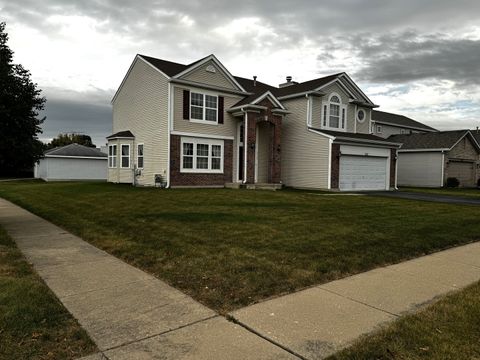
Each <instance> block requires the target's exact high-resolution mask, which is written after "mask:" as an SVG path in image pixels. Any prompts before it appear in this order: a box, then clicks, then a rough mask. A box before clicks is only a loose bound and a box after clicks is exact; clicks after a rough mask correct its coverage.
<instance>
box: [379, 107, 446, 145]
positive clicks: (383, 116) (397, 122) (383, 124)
mask: <svg viewBox="0 0 480 360" xmlns="http://www.w3.org/2000/svg"><path fill="white" fill-rule="evenodd" d="M435 131H438V130H436V129H434V128H432V127H430V126H427V125H425V124H422V123H421V122H418V121H416V120H413V119H410V118H408V117H406V116H403V115H398V114H392V113H388V112H385V111H378V110H373V112H372V127H371V130H370V132H371V133H372V134H374V135H377V136H380V137H383V138H388V137H389V136H390V135H397V134H416V133H425V132H435Z"/></svg>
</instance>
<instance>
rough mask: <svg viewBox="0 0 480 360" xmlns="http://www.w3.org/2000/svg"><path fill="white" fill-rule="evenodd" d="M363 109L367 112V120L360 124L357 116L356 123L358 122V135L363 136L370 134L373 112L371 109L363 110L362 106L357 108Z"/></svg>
mask: <svg viewBox="0 0 480 360" xmlns="http://www.w3.org/2000/svg"><path fill="white" fill-rule="evenodd" d="M360 109H362V110H363V111H365V120H364V121H363V122H359V121H358V120H357V114H355V121H356V122H357V133H362V134H369V133H370V121H369V120H370V114H371V112H372V110H371V109H367V108H362V107H360V106H358V107H357V110H360Z"/></svg>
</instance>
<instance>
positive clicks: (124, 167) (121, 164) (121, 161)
mask: <svg viewBox="0 0 480 360" xmlns="http://www.w3.org/2000/svg"><path fill="white" fill-rule="evenodd" d="M124 146H128V155H123V151H122V149H123V147H124ZM124 157H127V158H128V166H123V158H124ZM120 168H121V169H130V144H120Z"/></svg>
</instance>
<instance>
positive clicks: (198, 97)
mask: <svg viewBox="0 0 480 360" xmlns="http://www.w3.org/2000/svg"><path fill="white" fill-rule="evenodd" d="M190 104H191V105H194V106H202V107H203V94H197V93H194V92H192V96H191V101H190Z"/></svg>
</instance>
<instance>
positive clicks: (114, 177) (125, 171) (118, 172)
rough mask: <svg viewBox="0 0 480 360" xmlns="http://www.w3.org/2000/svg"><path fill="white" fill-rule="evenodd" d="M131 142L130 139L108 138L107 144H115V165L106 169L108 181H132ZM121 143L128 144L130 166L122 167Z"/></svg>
mask: <svg viewBox="0 0 480 360" xmlns="http://www.w3.org/2000/svg"><path fill="white" fill-rule="evenodd" d="M133 143H134V141H133V140H131V139H114V140H109V141H108V145H117V166H116V167H115V168H109V169H108V181H109V182H114V183H128V184H130V183H133V164H134V162H133V157H132V154H133ZM122 145H130V167H129V168H122V167H121V164H122V155H121V154H122V148H121V146H122Z"/></svg>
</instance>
